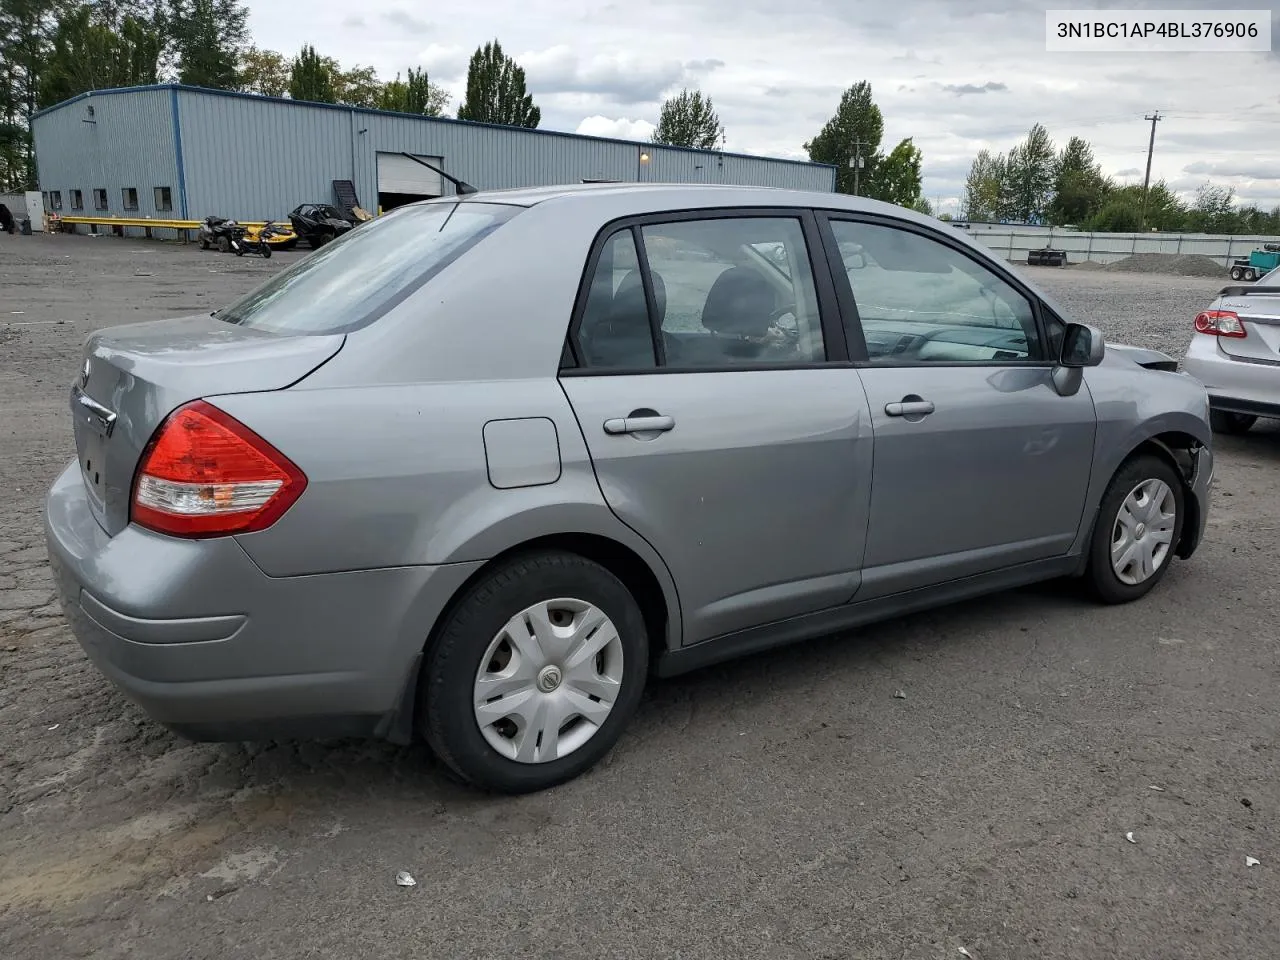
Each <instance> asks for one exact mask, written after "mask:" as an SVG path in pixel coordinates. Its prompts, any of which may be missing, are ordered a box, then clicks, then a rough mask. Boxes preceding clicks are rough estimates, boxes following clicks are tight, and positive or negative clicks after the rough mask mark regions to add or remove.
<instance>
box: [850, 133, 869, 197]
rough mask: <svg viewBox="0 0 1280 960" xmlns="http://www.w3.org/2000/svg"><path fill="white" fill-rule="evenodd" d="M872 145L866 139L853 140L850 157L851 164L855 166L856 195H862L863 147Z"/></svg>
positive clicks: (854, 193)
mask: <svg viewBox="0 0 1280 960" xmlns="http://www.w3.org/2000/svg"><path fill="white" fill-rule="evenodd" d="M870 145H871V144H870V143H869V142H867V141H865V140H855V141H853V156H852V157H851V158H850V159H849V166H851V167H853V195H854V196H855V197H857V196H861V194H860V193H859V192H858V191H859V188H860V187H861V180H862V148H863V146H870Z"/></svg>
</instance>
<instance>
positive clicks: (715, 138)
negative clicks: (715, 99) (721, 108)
mask: <svg viewBox="0 0 1280 960" xmlns="http://www.w3.org/2000/svg"><path fill="white" fill-rule="evenodd" d="M653 142H654V143H664V144H668V145H670V146H674V147H696V148H698V149H699V150H711V149H714V148H715V147H716V146H718V145H721V144H723V142H724V126H723V125H722V124H721V123H720V118H719V116H717V115H716V111H715V108H714V106H713V105H712V103H711V98H710V97H704V96H703V95H702V92H701V91H700V90H694V91H689V90H681V91H680V92H679V93H678V94H676V95H675V96H674V97H670V98H668V99H667V100H666V102H664V103H663V104H662V112H661V113H660V114H659V115H658V126H657V127H656V128H655V129H654V131H653Z"/></svg>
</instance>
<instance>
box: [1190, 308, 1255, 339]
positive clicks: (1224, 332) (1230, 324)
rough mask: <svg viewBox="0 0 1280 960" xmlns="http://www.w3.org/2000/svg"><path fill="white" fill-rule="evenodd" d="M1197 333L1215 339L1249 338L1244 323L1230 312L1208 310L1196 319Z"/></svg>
mask: <svg viewBox="0 0 1280 960" xmlns="http://www.w3.org/2000/svg"><path fill="white" fill-rule="evenodd" d="M1196 333H1207V334H1209V335H1210V336H1215V337H1244V336H1248V334H1247V332H1246V331H1245V329H1244V321H1243V320H1241V319H1240V318H1239V317H1238V316H1236V314H1235V313H1233V312H1232V311H1230V310H1206V311H1205V312H1204V313H1202V314H1200V315H1199V316H1197V317H1196Z"/></svg>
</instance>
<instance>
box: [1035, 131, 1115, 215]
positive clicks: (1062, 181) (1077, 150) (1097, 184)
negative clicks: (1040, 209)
mask: <svg viewBox="0 0 1280 960" xmlns="http://www.w3.org/2000/svg"><path fill="white" fill-rule="evenodd" d="M1111 189H1112V184H1111V182H1110V181H1109V180H1108V179H1107V178H1106V177H1105V176H1104V175H1103V173H1102V168H1101V167H1100V166H1099V165H1098V163H1097V161H1096V160H1094V157H1093V148H1092V147H1090V146H1089V142H1088V141H1087V140H1084V139H1082V138H1080V137H1072V138H1071V139H1070V140H1068V141H1067V145H1066V146H1065V147H1064V148H1063V150H1062V153H1061V154H1059V156H1058V162H1057V166H1056V168H1055V170H1054V182H1053V201H1052V202H1051V203H1050V204H1049V222H1050V223H1054V224H1059V225H1061V224H1067V223H1070V224H1082V223H1085V222H1086V221H1087V220H1088V219H1089V218H1090V217H1092V216H1093V215H1094V214H1095V213H1097V212H1098V211H1099V210H1101V209H1102V205H1103V203H1105V202H1106V199H1107V195H1108V194H1109V193H1110V192H1111Z"/></svg>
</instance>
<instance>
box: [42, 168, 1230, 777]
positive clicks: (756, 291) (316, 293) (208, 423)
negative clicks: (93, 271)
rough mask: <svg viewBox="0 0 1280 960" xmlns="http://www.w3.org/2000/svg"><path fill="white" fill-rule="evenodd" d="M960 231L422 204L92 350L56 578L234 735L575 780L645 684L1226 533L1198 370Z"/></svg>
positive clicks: (188, 715)
mask: <svg viewBox="0 0 1280 960" xmlns="http://www.w3.org/2000/svg"><path fill="white" fill-rule="evenodd" d="M1174 366H1175V365H1174V363H1173V361H1172V360H1170V359H1169V358H1168V357H1165V356H1163V355H1160V354H1156V353H1152V352H1150V351H1143V350H1138V349H1132V348H1125V347H1120V346H1117V345H1109V344H1104V342H1103V338H1102V335H1101V334H1100V333H1099V332H1098V331H1097V330H1096V329H1093V328H1091V327H1088V326H1083V325H1080V324H1078V323H1074V322H1072V321H1071V320H1070V318H1069V317H1068V316H1067V314H1066V313H1064V311H1063V310H1062V309H1061V308H1060V307H1059V306H1057V305H1056V304H1055V303H1054V302H1053V301H1052V300H1050V299H1049V298H1048V297H1046V296H1045V295H1044V294H1043V293H1041V292H1040V291H1039V290H1037V289H1036V288H1035V287H1033V286H1032V285H1030V284H1029V283H1028V282H1027V281H1026V279H1025V278H1024V277H1023V276H1021V275H1020V274H1019V273H1018V272H1016V271H1015V270H1013V269H1011V268H1010V267H1009V266H1008V265H1007V264H1005V263H1003V262H1001V261H998V260H996V259H994V258H993V257H992V256H991V255H990V254H989V253H988V252H987V251H986V250H985V249H984V248H982V247H980V246H979V245H977V244H975V243H974V242H972V241H970V240H969V239H968V238H966V237H964V236H963V235H960V234H958V233H957V232H956V231H954V230H951V229H949V228H948V227H946V226H945V225H942V224H939V223H938V222H937V221H935V220H932V219H930V218H928V217H924V216H921V215H918V214H915V213H913V212H911V211H908V210H904V209H901V208H897V207H891V206H888V205H885V204H880V203H876V202H873V201H867V200H862V199H857V198H850V197H844V196H839V195H833V194H809V193H792V192H785V191H776V190H764V189H750V188H737V187H709V186H672V185H647V186H640V185H625V184H623V185H618V184H610V185H593V186H580V187H565V188H547V189H531V190H522V191H511V192H501V193H479V194H473V195H468V196H466V197H461V198H455V197H449V198H442V199H440V200H435V201H429V202H425V203H421V204H416V205H412V206H407V207H403V208H401V209H398V210H395V211H394V212H392V213H390V214H388V215H386V216H384V217H381V218H379V219H377V220H376V221H373V222H371V223H369V224H367V225H365V226H363V227H361V228H360V229H359V230H355V231H351V232H350V233H349V234H347V235H345V236H344V237H342V238H340V239H339V240H337V241H335V242H333V243H332V244H329V245H326V246H325V247H323V248H322V249H321V250H319V251H317V252H316V253H314V254H312V255H309V256H308V257H306V258H305V259H303V260H301V261H299V262H298V263H296V264H294V265H292V266H291V267H290V268H288V269H287V270H285V271H283V272H281V273H280V274H278V275H276V276H274V277H273V278H271V279H269V280H268V281H267V282H266V283H265V284H264V285H263V286H261V287H260V288H259V289H257V290H255V291H253V292H252V293H250V294H249V295H247V296H246V297H244V298H243V299H241V300H240V301H238V302H236V303H232V304H230V305H229V306H227V307H225V308H224V309H222V310H219V311H218V312H216V313H214V314H212V315H202V316H194V317H186V318H180V319H175V320H172V321H166V322H160V323H148V324H141V325H136V326H126V327H116V328H113V329H109V330H105V331H101V332H99V333H97V334H95V335H94V336H92V337H91V338H90V339H89V341H88V343H87V345H86V348H85V352H84V357H83V368H82V370H81V372H80V373H79V376H78V377H77V379H76V381H75V382H74V383H73V384H72V385H71V390H70V397H69V400H70V409H71V412H72V417H73V420H74V429H75V442H76V449H77V458H76V460H75V461H74V462H73V463H71V464H69V465H68V466H67V468H66V470H65V471H64V472H63V473H62V474H61V475H60V476H59V477H58V478H57V480H56V481H55V482H54V484H53V487H52V490H51V491H50V493H49V497H48V510H47V524H46V525H47V535H48V544H49V555H50V561H51V564H52V567H53V570H54V571H55V575H56V579H57V582H58V584H59V585H60V592H61V598H62V604H63V607H64V609H65V610H66V613H67V616H68V618H69V619H70V621H71V622H72V624H73V626H74V629H75V632H76V634H77V636H78V637H79V639H80V642H81V643H82V645H83V646H84V649H85V650H86V652H87V654H88V656H89V657H91V658H92V660H93V661H94V662H95V663H96V664H97V665H98V667H99V668H100V669H101V671H102V672H103V673H104V674H105V675H106V676H107V677H109V678H110V679H111V680H112V681H113V682H114V683H116V684H117V685H118V686H119V687H120V688H121V689H122V690H124V692H125V693H126V694H127V695H129V696H130V697H132V698H134V699H135V700H136V701H137V702H138V703H140V704H141V705H142V706H143V707H144V708H145V709H146V710H147V711H149V712H150V713H151V715H152V716H154V717H155V718H156V719H157V720H158V721H160V722H161V723H164V724H166V725H168V726H169V727H171V728H173V729H174V730H177V731H179V732H181V733H183V734H185V735H188V736H190V737H194V738H201V739H251V738H260V737H280V736H308V737H309V736H326V735H336V734H341V735H349V734H355V735H369V736H379V737H386V738H389V739H391V740H393V741H396V742H407V741H409V740H410V739H413V738H415V737H422V738H425V739H426V741H427V742H428V743H429V744H430V745H431V746H432V747H433V748H434V750H435V751H436V752H437V753H438V754H439V756H440V757H441V758H442V759H443V760H444V761H445V762H446V763H447V764H448V765H449V766H451V767H452V768H453V769H454V770H455V771H457V773H458V774H460V775H461V776H462V777H464V778H466V779H467V780H469V781H471V782H473V783H475V784H477V785H479V786H480V787H483V788H488V789H494V790H501V791H511V792H516V791H527V790H535V789H540V788H544V787H547V786H550V785H553V784H556V783H559V782H563V781H564V780H566V779H568V778H570V777H573V776H576V775H577V774H579V773H581V772H583V771H584V770H586V769H588V768H589V767H590V766H591V765H592V764H594V763H595V762H596V761H598V760H599V759H600V758H601V757H602V756H603V755H604V754H605V752H606V751H607V750H609V749H610V747H612V746H613V744H614V743H615V742H616V741H617V740H618V738H619V736H620V735H621V733H622V731H623V729H624V727H625V726H626V724H627V722H628V720H629V719H630V718H631V716H632V714H633V713H634V712H635V710H636V707H637V704H638V703H639V701H640V697H641V692H642V689H643V687H644V685H645V682H646V679H647V678H648V677H649V676H650V675H652V674H657V675H669V674H673V673H677V672H679V671H684V670H690V669H694V668H697V667H700V666H703V665H706V664H710V663H713V662H715V661H718V660H723V659H725V658H729V657H734V656H739V655H742V654H747V653H750V652H752V651H757V650H762V649H764V648H767V647H773V646H777V645H780V644H786V643H789V642H792V641H796V640H801V639H804V638H807V637H813V636H818V635H822V634H829V633H832V632H836V631H842V630H847V629H849V628H852V627H856V626H858V625H861V624H865V623H868V622H870V621H874V620H879V619H883V618H887V617H893V616H896V615H899V614H902V613H904V612H907V611H911V610H918V609H921V608H925V607H931V606H936V605H939V604H945V603H948V602H951V601H955V600H959V599H961V598H965V597H973V596H976V595H980V594H983V593H988V592H991V591H997V590H1004V589H1007V588H1011V587H1016V586H1019V585H1022V584H1027V583H1031V582H1033V581H1039V580H1046V579H1050V578H1058V577H1076V578H1079V579H1080V580H1081V581H1082V582H1083V584H1085V585H1086V586H1087V587H1088V588H1089V589H1091V590H1092V592H1093V593H1094V595H1096V596H1097V597H1098V598H1099V599H1100V600H1102V601H1104V602H1108V603H1123V602H1126V601H1132V600H1136V599H1137V598H1139V597H1142V596H1143V595H1145V594H1146V593H1147V592H1148V591H1150V590H1151V589H1152V588H1153V587H1154V586H1155V585H1156V584H1157V583H1158V582H1159V580H1160V579H1161V577H1163V576H1164V575H1165V574H1166V573H1167V572H1168V570H1169V567H1170V565H1171V564H1172V563H1173V562H1174V560H1175V558H1186V557H1189V556H1191V554H1192V553H1193V551H1195V549H1196V547H1197V545H1198V544H1199V542H1200V539H1201V535H1202V533H1203V531H1204V529H1205V519H1206V514H1207V511H1208V506H1209V498H1208V489H1209V483H1210V480H1211V477H1212V472H1213V459H1212V453H1211V442H1212V434H1211V431H1210V428H1209V423H1208V417H1209V409H1208V403H1207V397H1206V393H1205V390H1204V388H1203V387H1202V386H1201V384H1199V383H1198V382H1196V381H1195V380H1194V379H1192V378H1191V377H1188V376H1185V375H1182V374H1179V373H1177V372H1175V371H1174V369H1173V368H1174Z"/></svg>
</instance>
